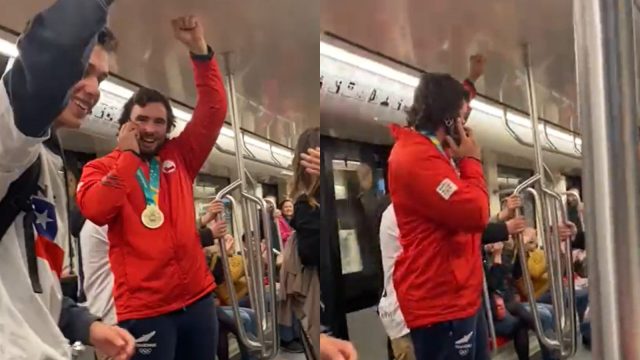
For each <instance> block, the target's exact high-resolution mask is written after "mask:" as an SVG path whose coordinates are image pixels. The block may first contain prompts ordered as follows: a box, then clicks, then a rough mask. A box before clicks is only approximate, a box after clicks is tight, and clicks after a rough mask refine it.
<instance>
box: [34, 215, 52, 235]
mask: <svg viewBox="0 0 640 360" xmlns="http://www.w3.org/2000/svg"><path fill="white" fill-rule="evenodd" d="M51 221H53V219H49V210H45V211H44V212H43V213H39V212H37V211H36V224H40V225H41V226H42V227H43V228H44V230H45V231H46V230H47V223H48V222H51Z"/></svg>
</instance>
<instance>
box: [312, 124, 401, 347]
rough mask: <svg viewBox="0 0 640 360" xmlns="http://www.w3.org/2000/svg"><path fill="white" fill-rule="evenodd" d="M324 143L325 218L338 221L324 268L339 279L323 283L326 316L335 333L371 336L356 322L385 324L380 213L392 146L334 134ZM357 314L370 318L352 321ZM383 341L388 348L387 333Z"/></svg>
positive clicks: (328, 236)
mask: <svg viewBox="0 0 640 360" xmlns="http://www.w3.org/2000/svg"><path fill="white" fill-rule="evenodd" d="M322 147H323V157H324V161H323V178H322V181H323V186H324V185H325V184H327V186H325V187H324V188H323V189H322V192H323V194H322V196H323V199H324V201H325V204H324V205H325V208H326V209H325V211H326V212H327V213H326V215H324V216H323V219H325V221H327V220H326V219H335V223H332V224H330V226H329V224H325V225H326V226H328V228H327V231H326V232H323V237H324V240H325V241H323V244H328V246H329V247H330V249H331V250H333V251H330V252H328V259H327V260H326V261H325V260H324V259H323V261H325V262H324V263H323V265H324V267H323V268H322V270H321V271H322V273H323V277H324V272H325V268H327V269H328V271H329V272H330V273H331V274H332V275H333V276H331V277H330V278H331V280H330V281H333V282H335V284H333V285H331V286H329V285H327V286H325V287H323V291H324V290H325V289H328V290H329V292H328V293H323V300H324V301H325V307H326V306H330V307H331V309H328V311H330V316H327V318H329V321H330V323H331V326H332V327H333V328H332V329H331V330H332V331H333V332H334V333H335V335H336V336H340V337H343V338H348V337H349V336H350V335H353V334H360V335H362V334H363V333H364V334H367V332H363V331H362V330H363V329H353V326H356V325H357V324H359V325H358V326H362V325H363V324H371V326H374V328H375V327H380V325H379V321H378V319H377V314H376V305H377V303H378V301H379V299H380V295H381V292H382V285H383V271H382V263H381V254H380V242H379V237H378V232H379V223H380V216H381V214H382V212H383V211H384V209H385V208H386V207H387V206H388V205H389V203H390V201H389V197H388V195H387V185H386V176H385V174H386V170H387V158H388V154H389V150H390V148H389V147H386V146H376V145H371V144H363V143H357V142H351V141H343V140H339V139H334V138H329V137H323V138H322ZM324 254H327V252H325V253H323V255H324ZM325 281H329V280H325ZM345 317H346V318H347V319H349V320H345ZM354 317H365V318H367V319H369V320H368V321H367V320H364V322H363V321H351V319H352V318H354ZM365 326H369V325H365ZM369 328H370V327H369ZM349 330H354V331H349ZM381 333H382V334H383V333H384V331H383V330H381ZM368 334H369V335H371V333H368ZM376 334H378V333H377V332H376ZM381 339H382V342H383V346H384V343H385V337H384V336H381ZM352 340H354V341H356V342H357V339H352ZM383 350H384V347H383Z"/></svg>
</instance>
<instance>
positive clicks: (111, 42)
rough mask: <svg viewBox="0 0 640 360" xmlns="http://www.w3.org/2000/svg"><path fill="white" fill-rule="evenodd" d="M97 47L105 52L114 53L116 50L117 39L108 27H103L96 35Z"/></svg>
mask: <svg viewBox="0 0 640 360" xmlns="http://www.w3.org/2000/svg"><path fill="white" fill-rule="evenodd" d="M98 45H100V46H101V47H102V48H103V49H105V50H106V51H107V52H109V53H114V52H116V51H117V50H118V39H117V38H116V36H115V35H114V34H113V32H112V31H111V30H110V29H109V28H108V27H105V28H104V29H102V30H101V31H100V33H98Z"/></svg>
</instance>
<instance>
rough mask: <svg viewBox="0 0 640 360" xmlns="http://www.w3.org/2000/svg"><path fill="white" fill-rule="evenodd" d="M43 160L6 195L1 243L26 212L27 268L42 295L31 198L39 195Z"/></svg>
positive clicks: (1, 203) (0, 204)
mask: <svg viewBox="0 0 640 360" xmlns="http://www.w3.org/2000/svg"><path fill="white" fill-rule="evenodd" d="M41 165H42V160H41V159H40V156H38V157H37V158H36V161H35V162H33V164H31V165H30V166H29V167H28V168H27V170H25V171H24V172H23V173H22V175H20V177H19V178H17V179H16V180H15V181H14V182H12V183H11V185H10V186H9V189H8V190H7V193H6V195H5V196H4V198H3V199H2V201H0V214H2V216H0V241H2V238H3V237H4V235H5V234H6V233H7V230H9V227H10V226H11V224H13V222H14V221H15V220H16V218H17V217H18V215H19V214H20V213H22V212H24V220H23V227H24V239H25V249H26V254H27V266H28V270H29V278H30V279H31V286H32V287H33V291H34V292H36V293H39V294H41V293H42V286H41V284H40V277H39V276H38V263H37V260H36V249H35V242H34V241H33V239H34V235H35V234H34V232H33V221H34V218H35V211H34V209H33V204H32V203H31V197H32V196H33V195H36V194H37V193H38V180H39V179H40V172H41Z"/></svg>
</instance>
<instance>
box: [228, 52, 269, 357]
mask: <svg viewBox="0 0 640 360" xmlns="http://www.w3.org/2000/svg"><path fill="white" fill-rule="evenodd" d="M229 55H230V54H229V53H226V54H224V61H225V68H226V72H227V74H226V75H227V85H228V88H229V91H228V99H229V108H230V118H231V125H232V128H233V132H234V145H235V158H236V167H237V170H238V180H236V181H234V182H233V183H232V184H231V185H229V186H227V187H226V188H224V189H222V190H221V191H220V192H219V193H218V194H217V195H216V199H218V200H220V199H222V198H228V199H231V203H232V206H233V207H234V212H235V209H236V207H237V205H239V206H240V208H241V217H242V228H243V230H244V237H243V239H242V240H241V242H242V246H241V247H240V252H241V254H242V256H243V258H244V261H245V277H246V278H247V287H248V290H249V299H250V301H251V306H252V308H253V310H254V311H255V314H256V320H257V324H258V326H257V339H256V340H254V339H253V338H252V337H250V336H248V334H247V333H246V331H244V327H243V325H242V319H241V318H240V307H239V303H238V299H237V298H236V293H235V289H234V286H233V281H232V279H231V272H230V269H229V261H228V258H227V255H226V249H225V247H224V241H223V240H221V241H220V248H221V254H222V264H223V268H224V275H225V280H226V282H227V285H228V287H229V295H230V300H231V306H232V308H233V315H234V318H235V322H236V326H237V327H238V334H239V337H240V341H242V342H243V343H244V344H245V345H246V346H247V348H249V350H250V351H252V352H256V353H257V352H258V351H259V354H260V358H261V359H272V358H274V357H275V356H276V355H277V353H278V351H279V345H280V341H278V327H277V314H276V304H275V301H276V294H275V279H276V277H275V270H274V267H273V258H272V257H271V256H269V257H267V263H268V267H269V269H268V273H267V279H268V280H269V284H270V287H269V295H270V297H271V298H270V299H269V300H270V301H269V304H268V305H269V306H267V299H266V294H265V286H264V283H263V281H264V278H265V276H264V275H265V272H264V263H263V261H262V254H261V251H260V244H261V237H260V231H259V230H258V228H259V219H258V212H260V217H261V219H262V232H263V234H264V237H265V240H266V242H267V245H268V246H269V248H271V247H272V244H273V236H272V234H271V231H270V227H269V221H270V220H269V213H268V209H267V205H266V203H265V201H264V200H262V199H260V198H259V197H257V196H255V195H254V194H253V192H254V191H255V187H256V185H257V182H256V181H255V179H254V178H253V177H252V176H251V174H250V173H249V172H248V171H247V170H246V168H245V166H244V156H243V154H244V151H246V152H247V153H249V154H251V152H250V151H249V149H247V147H246V145H245V142H244V136H243V134H242V132H241V129H240V118H239V113H238V104H237V100H236V89H235V81H234V76H233V72H232V71H231V66H230V61H229ZM250 182H251V183H250ZM236 190H237V191H239V195H240V197H241V198H240V201H239V204H237V203H236V202H235V199H234V198H233V197H232V196H231V195H230V194H231V192H233V191H236ZM234 223H237V221H236V222H234ZM241 238H242V237H241ZM268 335H270V336H269V338H267V336H268Z"/></svg>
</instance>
